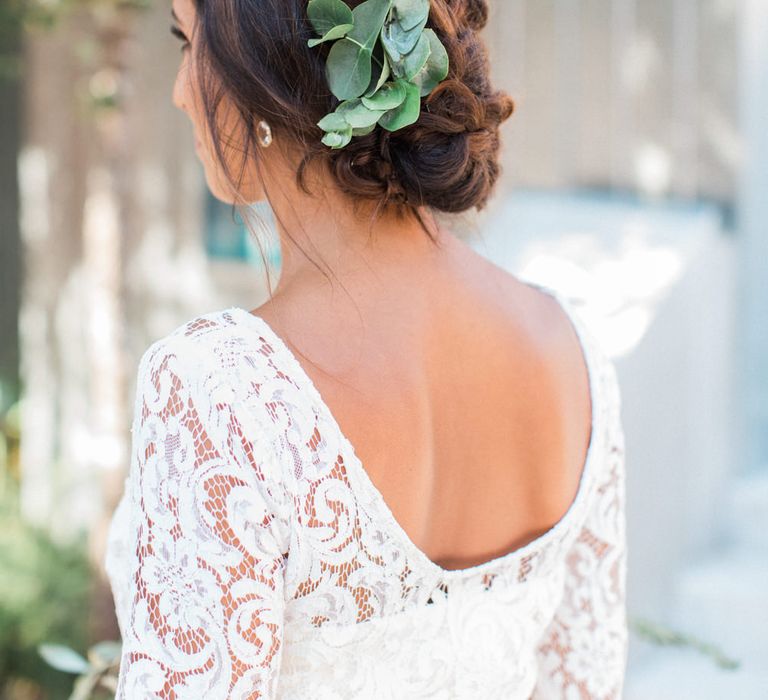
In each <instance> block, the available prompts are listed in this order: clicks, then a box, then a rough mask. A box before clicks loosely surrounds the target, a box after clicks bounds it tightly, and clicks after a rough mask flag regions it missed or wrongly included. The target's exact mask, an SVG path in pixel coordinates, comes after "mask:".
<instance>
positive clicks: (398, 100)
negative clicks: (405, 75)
mask: <svg viewBox="0 0 768 700" xmlns="http://www.w3.org/2000/svg"><path fill="white" fill-rule="evenodd" d="M404 99H405V85H404V84H403V82H402V81H400V82H389V83H384V85H383V86H382V88H381V89H380V90H378V91H377V92H376V93H374V94H373V95H372V96H371V97H363V98H362V102H363V104H364V105H365V106H366V107H369V108H370V109H383V110H389V109H394V108H395V107H398V106H400V105H401V104H402V103H403V100H404Z"/></svg>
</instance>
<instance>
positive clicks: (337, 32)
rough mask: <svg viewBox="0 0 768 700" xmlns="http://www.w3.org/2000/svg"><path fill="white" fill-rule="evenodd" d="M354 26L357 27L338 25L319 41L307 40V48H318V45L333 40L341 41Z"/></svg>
mask: <svg viewBox="0 0 768 700" xmlns="http://www.w3.org/2000/svg"><path fill="white" fill-rule="evenodd" d="M354 26H355V25H354V24H339V25H336V26H335V27H332V28H331V29H329V30H328V31H327V32H326V33H325V34H323V36H322V37H320V38H319V39H308V40H307V46H317V45H318V44H322V43H323V42H324V41H332V40H333V39H341V37H343V36H344V35H345V34H346V33H347V32H348V31H349V30H350V29H352V27H354Z"/></svg>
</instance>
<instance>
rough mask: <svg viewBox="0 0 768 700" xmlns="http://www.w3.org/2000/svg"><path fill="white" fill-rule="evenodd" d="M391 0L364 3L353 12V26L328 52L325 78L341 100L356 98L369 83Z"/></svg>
mask: <svg viewBox="0 0 768 700" xmlns="http://www.w3.org/2000/svg"><path fill="white" fill-rule="evenodd" d="M391 5H392V0H365V2H363V3H361V4H360V5H358V6H357V7H356V8H355V9H354V10H352V23H353V24H354V26H353V27H352V29H351V30H350V31H349V32H348V33H347V35H346V36H345V37H344V38H343V39H340V40H339V41H337V42H336V43H335V44H334V45H333V46H332V47H331V50H330V52H329V53H328V58H327V60H326V65H325V69H326V76H327V78H328V84H329V85H330V88H331V92H332V93H333V94H334V95H335V96H336V97H338V98H339V99H340V100H348V99H351V98H353V97H359V96H360V95H362V94H363V92H365V90H367V88H368V85H369V84H370V81H371V55H372V53H373V47H374V44H375V43H376V40H377V39H378V37H379V33H380V32H381V26H382V23H383V22H384V18H385V17H386V15H387V13H388V12H389V9H390V7H391Z"/></svg>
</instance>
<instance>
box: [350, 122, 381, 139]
mask: <svg viewBox="0 0 768 700" xmlns="http://www.w3.org/2000/svg"><path fill="white" fill-rule="evenodd" d="M375 128H376V124H371V125H370V126H364V127H361V128H359V129H352V136H365V135H366V134H370V133H371V132H372V131H373V130H374V129H375Z"/></svg>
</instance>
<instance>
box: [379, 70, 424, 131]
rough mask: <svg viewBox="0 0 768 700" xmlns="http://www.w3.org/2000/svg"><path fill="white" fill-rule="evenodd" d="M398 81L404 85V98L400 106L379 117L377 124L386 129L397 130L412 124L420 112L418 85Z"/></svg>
mask: <svg viewBox="0 0 768 700" xmlns="http://www.w3.org/2000/svg"><path fill="white" fill-rule="evenodd" d="M398 82H400V84H402V85H404V86H405V100H403V103H402V104H401V105H400V106H398V107H395V108H394V109H392V110H390V111H389V112H387V113H386V114H384V115H383V116H382V117H381V119H379V124H381V126H382V127H383V128H385V129H386V130H387V131H397V130H398V129H402V128H403V127H404V126H408V125H410V124H413V123H414V122H415V121H416V120H417V119H418V118H419V114H421V96H420V95H419V86H418V85H415V84H414V83H409V82H407V81H404V80H399V81H398Z"/></svg>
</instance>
